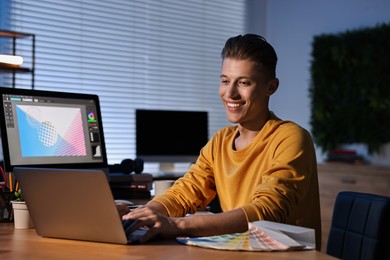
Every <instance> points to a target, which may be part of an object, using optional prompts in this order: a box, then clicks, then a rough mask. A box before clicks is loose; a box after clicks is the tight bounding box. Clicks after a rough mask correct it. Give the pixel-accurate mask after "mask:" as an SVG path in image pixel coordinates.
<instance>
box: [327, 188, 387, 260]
mask: <svg viewBox="0 0 390 260" xmlns="http://www.w3.org/2000/svg"><path fill="white" fill-rule="evenodd" d="M326 253H327V254H328V255H331V256H335V257H338V258H341V259H346V260H348V259H353V260H359V259H362V260H370V259H390V197H386V196H380V195H374V194H369V193H360V192H348V191H343V192H340V193H339V194H338V195H337V198H336V202H335V205H334V210H333V216H332V223H331V227H330V232H329V237H328V244H327V247H326Z"/></svg>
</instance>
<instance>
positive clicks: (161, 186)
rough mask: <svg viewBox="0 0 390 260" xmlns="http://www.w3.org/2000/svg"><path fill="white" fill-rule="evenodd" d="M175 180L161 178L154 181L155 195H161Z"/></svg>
mask: <svg viewBox="0 0 390 260" xmlns="http://www.w3.org/2000/svg"><path fill="white" fill-rule="evenodd" d="M174 182H175V181H172V180H160V181H155V182H154V195H155V196H157V195H161V194H164V192H165V191H166V190H167V189H169V188H170V187H171V186H172V185H173V183H174Z"/></svg>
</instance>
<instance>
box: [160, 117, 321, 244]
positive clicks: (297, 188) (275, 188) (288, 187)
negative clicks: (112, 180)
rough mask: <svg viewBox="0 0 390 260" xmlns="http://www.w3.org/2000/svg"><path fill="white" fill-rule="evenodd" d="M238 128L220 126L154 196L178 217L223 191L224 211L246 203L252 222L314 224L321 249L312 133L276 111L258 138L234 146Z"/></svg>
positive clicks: (310, 226) (220, 196) (246, 211)
mask: <svg viewBox="0 0 390 260" xmlns="http://www.w3.org/2000/svg"><path fill="white" fill-rule="evenodd" d="M237 131H238V129H237V127H233V126H232V127H226V128H223V129H221V130H219V131H218V132H217V133H216V134H215V135H214V136H213V138H212V139H211V140H210V141H209V142H208V143H207V144H206V146H205V147H204V148H203V149H202V150H201V152H200V155H199V158H198V160H197V162H196V163H195V164H193V165H192V166H191V167H190V169H189V170H188V172H187V173H186V174H185V175H184V176H183V177H182V178H180V179H179V180H178V181H176V182H175V185H174V186H172V188H171V189H170V190H168V191H167V192H166V193H165V194H164V195H161V196H156V197H155V198H154V200H155V201H159V202H160V203H162V204H163V205H164V206H165V208H166V209H167V211H168V214H169V215H170V216H173V217H179V216H184V215H185V214H187V213H194V212H195V211H196V209H197V207H198V206H202V207H205V206H207V205H208V204H209V203H210V201H211V200H212V199H213V198H214V197H215V195H216V194H218V196H219V200H220V204H221V208H222V210H223V211H228V210H231V209H235V208H238V207H241V208H242V209H243V210H244V211H245V214H246V216H247V219H248V221H249V222H251V221H257V220H269V221H275V222H282V223H288V224H292V225H299V226H304V227H309V228H314V229H315V230H316V244H317V249H319V246H320V245H321V217H320V202H319V190H318V176H317V162H316V156H315V151H314V147H313V142H312V140H311V137H310V134H309V133H308V132H307V131H306V130H305V129H303V128H301V127H300V126H298V125H297V124H295V123H293V122H290V121H282V120H280V119H278V118H277V117H276V116H275V115H273V114H272V116H271V118H270V120H268V121H267V123H266V124H265V125H264V127H263V128H262V129H261V131H260V132H259V134H258V135H257V136H256V138H255V139H254V140H253V142H252V143H251V144H250V145H249V146H248V147H246V148H245V149H243V150H240V151H235V150H233V148H232V147H233V140H234V138H235V136H236V135H237ZM189 138H191V137H189Z"/></svg>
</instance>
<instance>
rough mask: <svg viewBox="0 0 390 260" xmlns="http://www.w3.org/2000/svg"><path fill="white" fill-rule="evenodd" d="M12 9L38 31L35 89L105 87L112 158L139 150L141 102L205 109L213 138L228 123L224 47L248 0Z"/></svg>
mask: <svg viewBox="0 0 390 260" xmlns="http://www.w3.org/2000/svg"><path fill="white" fill-rule="evenodd" d="M3 11H4V10H3ZM7 12H8V14H7V16H4V17H8V18H7V25H8V27H9V28H7V29H9V30H14V31H20V32H26V33H33V34H35V35H36V71H35V88H36V89H40V90H52V91H66V92H81V93H91V94H97V95H99V97H100V102H101V107H102V114H103V125H104V131H105V142H106V147H107V154H108V160H109V163H117V162H120V161H121V160H122V159H124V158H134V157H135V109H137V108H153V109H170V110H198V111H208V113H209V136H210V137H211V136H212V134H213V133H215V131H216V130H217V129H219V128H221V127H223V126H225V125H227V124H228V122H227V121H226V117H225V112H224V109H223V108H222V104H221V101H220V99H219V95H218V86H219V74H220V66H221V60H220V52H221V49H222V47H223V45H224V42H225V40H226V39H227V38H228V37H231V36H234V35H237V34H242V33H243V30H244V25H245V16H246V15H245V1H237V0H213V1H208V0H188V1H182V0H164V1H157V0H139V1H138V0H105V1H96V0H68V1H57V0H34V1H30V0H8V8H7ZM2 24H4V21H2ZM30 83H31V81H30V79H29V78H28V75H18V76H17V82H16V86H17V87H19V88H30V85H29V84H30ZM174 124H175V122H171V121H170V120H169V118H167V120H166V124H165V125H164V126H158V125H156V129H158V128H159V127H174ZM189 138H190V137H189Z"/></svg>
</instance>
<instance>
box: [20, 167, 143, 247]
mask: <svg viewBox="0 0 390 260" xmlns="http://www.w3.org/2000/svg"><path fill="white" fill-rule="evenodd" d="M14 174H15V177H16V179H17V181H18V182H19V185H20V188H21V189H22V191H23V196H24V200H25V201H26V204H27V208H28V209H29V212H30V215H31V218H32V220H33V222H34V226H35V229H36V232H37V234H38V235H40V236H43V237H50V238H63V239H74V240H85V241H94V242H106V243H115V244H130V243H134V242H138V239H139V238H140V237H141V236H143V235H144V234H145V232H146V231H145V230H142V229H137V230H136V231H134V232H132V233H131V234H129V235H127V236H126V232H125V229H124V225H123V223H122V220H121V217H120V215H119V212H118V210H117V208H116V204H115V201H114V198H113V195H112V193H111V189H110V186H109V184H108V180H107V176H106V174H105V173H104V172H103V171H102V170H90V169H52V168H33V167H31V168H30V167H15V168H14ZM125 226H129V224H128V223H126V225H125Z"/></svg>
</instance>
